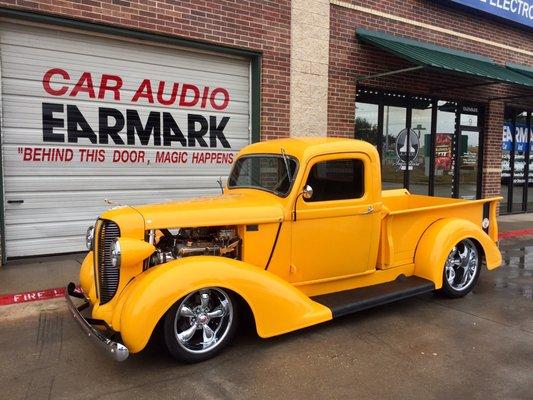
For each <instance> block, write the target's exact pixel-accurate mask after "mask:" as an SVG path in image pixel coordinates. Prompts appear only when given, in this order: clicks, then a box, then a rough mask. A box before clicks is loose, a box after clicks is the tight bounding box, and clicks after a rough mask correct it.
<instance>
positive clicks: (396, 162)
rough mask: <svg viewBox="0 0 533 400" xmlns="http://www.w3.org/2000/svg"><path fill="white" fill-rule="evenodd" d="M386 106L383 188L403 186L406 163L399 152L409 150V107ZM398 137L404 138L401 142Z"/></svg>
mask: <svg viewBox="0 0 533 400" xmlns="http://www.w3.org/2000/svg"><path fill="white" fill-rule="evenodd" d="M384 107H385V108H384V114H383V145H382V149H383V150H382V152H381V154H382V163H381V164H382V166H381V181H382V185H383V189H398V188H403V187H404V173H403V171H405V168H406V165H405V163H404V162H402V160H401V159H400V158H399V157H398V154H399V152H404V151H407V150H406V149H407V142H406V129H405V123H406V117H407V109H406V108H404V107H395V106H384ZM398 138H400V139H402V140H401V142H398Z"/></svg>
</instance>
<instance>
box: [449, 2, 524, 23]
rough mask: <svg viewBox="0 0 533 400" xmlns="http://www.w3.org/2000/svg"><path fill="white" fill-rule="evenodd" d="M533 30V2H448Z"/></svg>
mask: <svg viewBox="0 0 533 400" xmlns="http://www.w3.org/2000/svg"><path fill="white" fill-rule="evenodd" d="M449 1H452V2H453V3H457V4H461V5H463V6H467V7H471V8H474V9H476V10H479V11H482V12H485V13H489V14H491V15H494V16H497V17H500V18H505V19H506V20H509V21H513V22H516V23H519V24H522V25H525V26H529V27H530V28H533V0H449Z"/></svg>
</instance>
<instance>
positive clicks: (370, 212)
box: [361, 206, 374, 215]
mask: <svg viewBox="0 0 533 400" xmlns="http://www.w3.org/2000/svg"><path fill="white" fill-rule="evenodd" d="M373 212H374V207H373V206H368V208H367V209H366V211H365V212H362V213H361V215H367V214H372V213H373Z"/></svg>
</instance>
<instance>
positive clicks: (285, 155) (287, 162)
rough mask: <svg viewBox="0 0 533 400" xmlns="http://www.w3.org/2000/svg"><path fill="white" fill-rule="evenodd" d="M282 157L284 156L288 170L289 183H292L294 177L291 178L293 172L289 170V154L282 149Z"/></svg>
mask: <svg viewBox="0 0 533 400" xmlns="http://www.w3.org/2000/svg"><path fill="white" fill-rule="evenodd" d="M281 155H282V156H283V162H284V163H285V168H286V169H287V177H288V178H289V183H292V176H291V170H290V168H289V159H288V158H287V154H286V153H285V149H284V148H283V147H282V148H281Z"/></svg>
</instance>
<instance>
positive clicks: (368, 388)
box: [0, 236, 533, 400]
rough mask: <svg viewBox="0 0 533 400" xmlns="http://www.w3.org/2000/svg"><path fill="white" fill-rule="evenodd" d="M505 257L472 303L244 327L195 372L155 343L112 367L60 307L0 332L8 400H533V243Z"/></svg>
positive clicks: (414, 304) (428, 301) (425, 303)
mask: <svg viewBox="0 0 533 400" xmlns="http://www.w3.org/2000/svg"><path fill="white" fill-rule="evenodd" d="M501 248H502V253H503V256H504V265H503V267H502V268H500V269H498V270H495V271H493V272H492V273H487V271H483V272H482V274H481V277H480V281H479V284H478V286H477V288H476V289H475V290H474V292H473V293H472V294H470V295H468V296H467V297H466V298H463V299H458V300H449V299H445V298H442V297H439V296H437V295H424V296H420V297H416V298H413V299H410V300H406V301H402V302H400V303H396V304H392V305H387V306H383V307H380V308H377V309H373V310H369V311H365V312H361V313H359V314H356V315H352V316H347V317H344V318H341V319H338V320H335V321H333V322H330V323H326V324H323V325H320V326H318V327H314V328H310V329H305V330H302V331H299V332H295V333H292V334H288V335H284V336H281V337H277V338H272V339H268V340H263V339H260V338H258V337H257V336H256V335H255V333H254V331H253V330H252V329H251V328H250V327H248V328H247V327H244V328H243V329H242V330H241V332H240V333H239V335H238V337H237V339H236V340H235V341H234V343H233V344H232V345H231V346H230V347H229V348H228V349H227V350H226V351H225V352H224V353H223V354H222V355H220V356H219V357H217V358H215V359H213V360H210V361H207V362H204V363H201V364H196V365H180V364H177V363H175V362H174V361H173V359H171V358H170V357H169V356H168V355H167V354H166V353H165V350H164V349H163V348H162V347H161V346H160V345H159V343H158V342H157V341H156V340H154V341H152V342H151V343H150V345H149V347H148V349H147V351H145V352H144V353H142V354H138V355H133V356H131V357H130V358H129V359H128V360H126V361H125V362H123V363H116V362H114V361H111V360H110V359H109V358H108V357H107V356H105V355H104V354H101V353H100V352H99V351H97V349H96V348H95V347H94V346H93V344H92V343H91V342H90V341H89V340H88V339H87V338H85V337H84V336H83V335H82V333H81V331H80V329H79V328H78V326H77V325H76V323H75V322H74V321H73V320H72V318H71V317H70V315H69V314H68V313H67V312H66V308H65V307H64V305H63V302H62V300H61V299H58V300H53V301H50V302H49V303H48V306H47V307H46V310H44V311H40V312H37V313H30V314H28V316H26V317H24V318H14V319H7V320H5V321H3V322H2V324H0V360H1V361H0V363H1V368H2V371H3V372H2V376H1V377H0V387H2V398H5V399H70V398H72V397H73V396H75V397H78V398H84V399H85V398H87V399H92V398H94V399H96V398H98V399H129V400H131V399H135V398H150V399H158V398H162V399H166V398H180V399H182V398H183V399H199V398H205V399H219V398H231V399H235V398H236V399H249V398H281V397H283V398H295V399H300V398H301V399H308V398H347V397H349V398H392V397H394V398H410V399H412V398H424V399H434V398H435V399H441V398H442V399H448V398H471V399H489V398H490V399H493V398H494V399H501V398H507V399H527V398H531V393H533V381H532V379H531V377H532V376H533V363H532V362H531V361H532V360H533V300H532V299H533V276H532V275H533V238H532V237H531V236H529V237H524V238H514V239H506V240H504V241H502V245H501ZM52 305H55V306H52Z"/></svg>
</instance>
